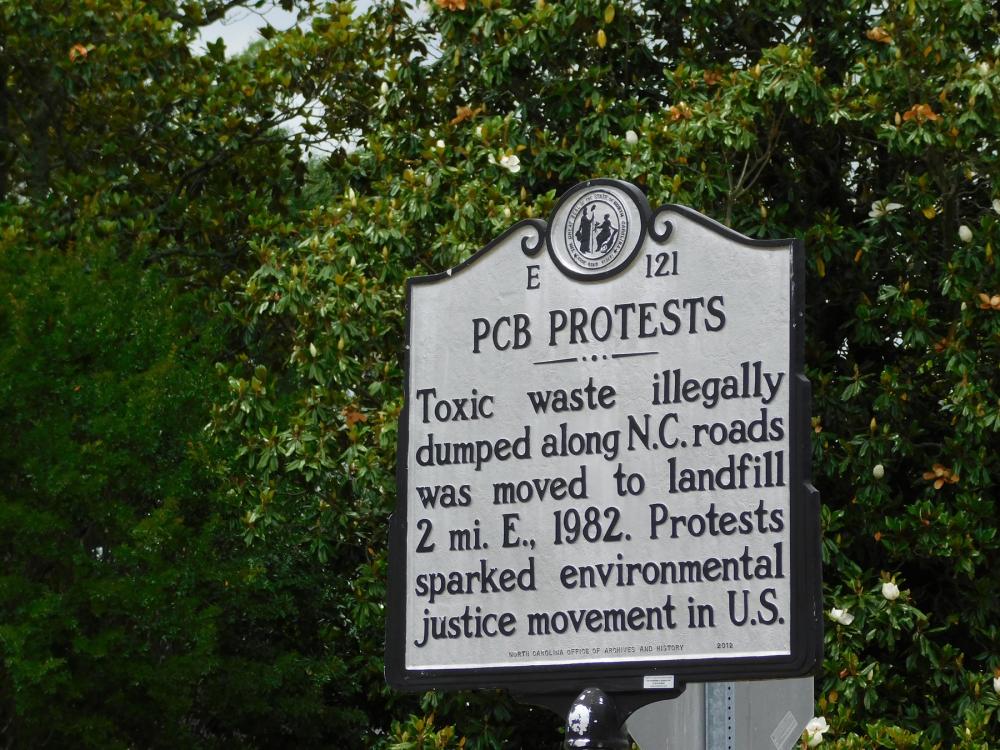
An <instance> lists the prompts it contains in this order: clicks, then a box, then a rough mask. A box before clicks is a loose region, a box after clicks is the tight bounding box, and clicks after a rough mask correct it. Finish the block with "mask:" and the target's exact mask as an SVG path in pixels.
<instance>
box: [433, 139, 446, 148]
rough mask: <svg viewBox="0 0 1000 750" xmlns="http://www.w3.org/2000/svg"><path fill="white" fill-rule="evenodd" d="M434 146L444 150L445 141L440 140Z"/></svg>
mask: <svg viewBox="0 0 1000 750" xmlns="http://www.w3.org/2000/svg"><path fill="white" fill-rule="evenodd" d="M434 145H435V146H437V147H438V148H444V141H442V140H441V139H440V138H438V142H437V143H436V144H434Z"/></svg>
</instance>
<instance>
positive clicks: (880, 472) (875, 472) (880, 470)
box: [872, 464, 885, 479]
mask: <svg viewBox="0 0 1000 750" xmlns="http://www.w3.org/2000/svg"><path fill="white" fill-rule="evenodd" d="M872 476H873V477H875V478H876V479H881V478H882V477H884V476H885V467H884V466H883V465H882V464H875V468H873V469H872Z"/></svg>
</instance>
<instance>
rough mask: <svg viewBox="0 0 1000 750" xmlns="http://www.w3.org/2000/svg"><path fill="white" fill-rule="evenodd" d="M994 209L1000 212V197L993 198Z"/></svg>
mask: <svg viewBox="0 0 1000 750" xmlns="http://www.w3.org/2000/svg"><path fill="white" fill-rule="evenodd" d="M993 210H994V211H996V212H997V213H998V214H1000V198H994V199H993Z"/></svg>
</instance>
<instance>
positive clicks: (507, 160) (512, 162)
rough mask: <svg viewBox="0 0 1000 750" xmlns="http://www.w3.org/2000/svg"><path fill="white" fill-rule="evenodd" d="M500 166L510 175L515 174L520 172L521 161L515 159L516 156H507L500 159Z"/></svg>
mask: <svg viewBox="0 0 1000 750" xmlns="http://www.w3.org/2000/svg"><path fill="white" fill-rule="evenodd" d="M500 166H501V167H503V168H504V169H506V170H507V171H508V172H510V173H511V174H517V173H518V172H520V171H521V160H520V159H518V158H517V154H507V155H506V156H501V157H500Z"/></svg>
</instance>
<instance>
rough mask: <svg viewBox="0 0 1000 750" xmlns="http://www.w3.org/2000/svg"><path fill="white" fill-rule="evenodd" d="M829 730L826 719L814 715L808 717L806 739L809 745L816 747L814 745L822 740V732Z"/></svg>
mask: <svg viewBox="0 0 1000 750" xmlns="http://www.w3.org/2000/svg"><path fill="white" fill-rule="evenodd" d="M829 731H830V725H829V724H827V723H826V719H825V718H823V717H822V716H814V717H813V718H811V719H809V723H808V724H806V740H807V742H808V744H809V747H816V745H818V744H819V743H821V742H822V741H823V732H829Z"/></svg>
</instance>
